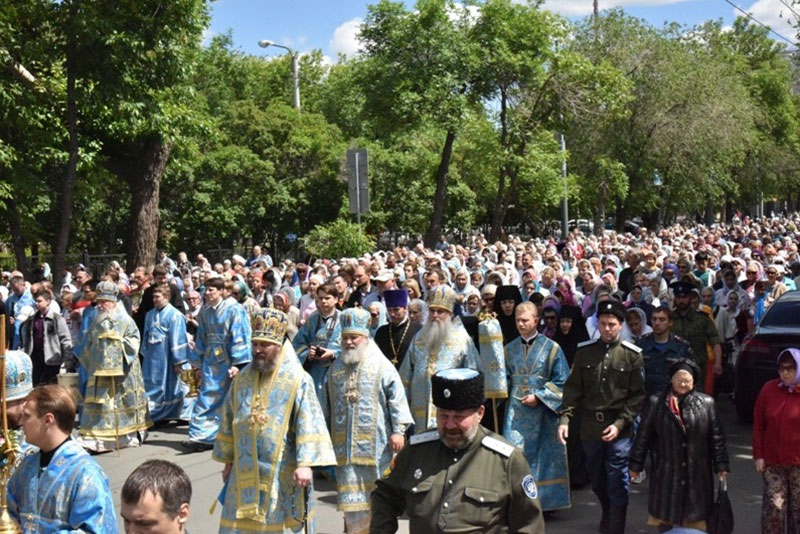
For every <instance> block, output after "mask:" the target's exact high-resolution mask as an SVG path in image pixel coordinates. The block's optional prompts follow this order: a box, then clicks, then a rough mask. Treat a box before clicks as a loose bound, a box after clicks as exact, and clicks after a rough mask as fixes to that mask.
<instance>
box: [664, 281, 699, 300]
mask: <svg viewBox="0 0 800 534" xmlns="http://www.w3.org/2000/svg"><path fill="white" fill-rule="evenodd" d="M669 287H670V289H672V294H673V295H675V296H676V297H685V296H687V295H691V294H692V290H693V289H696V288H695V287H694V286H693V285H692V284H690V283H689V282H675V283H673V284H672V285H671V286H669Z"/></svg>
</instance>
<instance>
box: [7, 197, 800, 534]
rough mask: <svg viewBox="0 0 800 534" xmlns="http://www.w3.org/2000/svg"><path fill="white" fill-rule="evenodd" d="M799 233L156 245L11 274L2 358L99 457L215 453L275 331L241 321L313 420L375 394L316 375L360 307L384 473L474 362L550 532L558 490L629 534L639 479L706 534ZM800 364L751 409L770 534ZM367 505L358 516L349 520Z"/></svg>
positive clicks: (330, 421)
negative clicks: (744, 367) (286, 252)
mask: <svg viewBox="0 0 800 534" xmlns="http://www.w3.org/2000/svg"><path fill="white" fill-rule="evenodd" d="M798 236H800V214H796V213H795V214H784V215H777V216H772V217H765V218H760V219H751V218H748V217H743V218H739V217H736V218H734V220H733V222H731V223H728V224H716V225H712V226H703V225H699V224H692V223H683V224H675V225H673V226H669V227H665V228H663V229H660V230H658V231H651V230H647V229H645V228H640V229H638V230H637V231H636V232H635V233H617V232H614V231H605V233H604V235H602V236H594V235H586V234H583V233H581V232H580V231H579V230H575V231H573V232H571V233H570V234H569V236H568V238H567V239H566V240H560V239H558V238H522V237H518V236H512V235H507V236H503V237H502V238H501V239H500V240H499V241H497V242H488V241H487V240H486V239H485V238H484V237H483V236H482V235H481V234H475V235H473V236H471V237H469V238H468V239H467V240H466V242H460V243H450V242H448V236H446V235H442V236H441V237H440V239H439V240H438V242H437V243H436V244H435V246H433V247H431V248H426V247H425V246H424V245H423V244H422V243H421V242H410V243H407V244H397V245H392V246H391V247H387V248H386V249H385V250H377V251H374V252H372V253H370V254H365V255H363V256H361V257H357V258H306V261H304V262H302V263H300V262H294V261H290V260H288V259H285V260H283V259H281V258H278V257H276V258H274V260H273V258H272V257H271V256H270V255H269V253H268V251H267V250H265V249H262V248H261V247H259V246H253V247H252V248H251V249H249V250H247V251H246V252H245V253H243V255H233V256H232V257H231V258H229V259H226V260H224V261H222V262H221V263H215V264H212V263H211V262H209V261H208V260H207V259H206V258H205V257H204V255H203V254H196V255H193V256H191V258H192V259H190V257H189V256H187V254H186V253H185V252H176V253H171V252H168V251H159V253H158V259H157V263H156V265H151V266H121V265H120V264H118V263H116V262H112V263H111V265H109V266H107V268H105V269H104V270H103V271H102V272H90V270H88V269H87V268H85V267H84V266H82V265H77V266H74V267H73V268H72V269H71V271H70V272H69V273H67V276H66V280H65V283H64V284H63V285H62V286H61V287H53V284H52V282H51V280H52V273H50V272H49V267H48V266H47V265H46V264H44V265H42V266H40V267H39V268H37V269H36V270H35V271H34V273H33V275H32V276H23V274H22V273H21V272H16V271H15V272H4V273H2V275H3V284H2V285H1V286H0V296H2V300H3V303H4V307H5V314H6V317H7V322H8V324H7V337H8V340H7V346H8V348H9V349H10V351H11V352H9V354H16V351H20V352H24V353H25V354H27V355H28V356H29V358H30V363H29V364H28V365H30V373H31V375H32V382H33V386H39V385H43V384H48V383H54V382H58V383H61V384H64V385H68V386H70V387H72V388H73V389H76V390H77V391H78V392H79V393H78V394H77V398H78V399H79V400H80V402H79V414H78V424H77V431H76V432H75V433H74V441H75V442H76V443H77V444H78V445H80V446H81V447H82V448H84V449H85V450H87V451H90V452H91V453H92V454H101V453H104V452H107V451H113V450H117V449H121V448H125V447H136V446H144V447H146V446H147V435H148V429H152V427H153V426H156V427H158V426H161V425H167V424H170V425H173V424H175V423H176V422H178V423H179V424H180V425H182V426H181V427H183V425H185V429H186V436H185V441H183V442H182V446H183V447H184V448H185V451H186V452H187V453H202V452H203V451H208V450H212V449H213V450H214V454H215V456H216V455H218V454H221V453H220V452H219V451H220V450H224V449H225V447H224V443H223V446H221V445H219V444H217V446H216V448H215V443H217V442H218V439H217V438H218V436H219V439H229V437H225V436H228V431H226V430H225V429H222V430H221V429H220V425H223V426H224V425H225V424H226V423H225V416H224V414H223V412H224V411H225V409H226V408H225V406H226V404H225V403H226V395H228V396H230V394H231V393H229V392H231V391H232V389H233V388H234V386H232V384H233V383H236V380H237V379H236V377H237V375H238V374H240V373H242V374H243V375H244V374H246V371H245V369H246V368H247V365H248V363H249V362H251V360H254V353H255V351H256V350H257V349H256V348H255V347H257V340H256V338H257V337H258V336H257V335H255V334H254V332H256V330H258V329H259V328H261V330H259V331H263V329H264V328H266V327H264V324H261V327H256V326H255V322H254V321H256V320H258V319H259V318H261V319H263V318H264V317H265V316H264V313H265V310H278V311H280V312H282V315H280V317H285V318H286V325H285V336H286V337H285V339H287V340H288V343H289V344H290V345H291V348H292V349H293V353H292V354H296V359H297V361H298V362H299V363H300V364H302V366H303V369H304V370H305V372H306V373H308V375H309V377H310V380H311V382H312V383H313V389H312V391H313V393H314V394H315V396H316V397H318V398H319V399H318V400H319V401H320V404H319V406H320V407H322V408H323V411H325V410H328V411H331V410H332V408H331V407H332V406H334V405H335V404H336V403H335V400H336V399H332V398H329V396H331V395H334V396H335V395H337V394H338V393H337V392H338V390H339V389H342V392H341V394H342V395H344V396H345V397H344V398H346V399H350V400H352V399H356V398H359V399H361V398H362V397H359V394H364V392H363V391H360V390H359V388H367V389H368V388H370V387H372V386H371V385H370V384H369V383H367V382H366V381H363V380H362V381H358V380H355V381H352V382H347V380H343V382H342V384H333V385H329V380H328V379H329V378H330V373H334V372H340V371H338V370H337V369H338V368H337V364H336V362H337V361H338V360H339V359H340V358H344V356H343V355H344V354H349V353H348V350H349V348H348V347H346V346H345V341H346V340H347V339H349V338H348V337H347V332H356V331H357V329H356V330H354V329H353V328H354V327H352V325H351V326H350V327H348V324H350V323H349V322H348V321H350V322H352V321H353V320H354V319H353V317H351V316H350V315H347V314H345V310H348V309H354V308H355V309H361V310H364V311H366V312H368V313H369V315H368V317H367V315H366V314H364V318H365V319H364V320H365V321H366V324H365V325H364V328H365V332H368V339H369V340H370V343H373V342H374V344H375V345H377V347H379V348H380V353H382V355H383V356H385V358H386V360H387V361H388V362H390V365H389V367H393V370H391V373H395V371H396V374H391V373H390V374H391V377H395V376H396V377H398V379H399V382H398V383H399V384H402V388H401V389H402V390H403V392H404V395H400V396H399V397H398V396H394V397H392V398H391V399H389V400H387V399H386V398H383V397H380V399H379V400H374V402H381V403H392V402H401V403H402V405H403V406H401V407H399V408H398V407H397V406H393V407H392V408H391V409H390V410H388V411H387V413H389V412H391V414H392V416H391V417H393V418H394V417H400V416H397V414H398V413H401V414H407V416H406V417H405V419H407V421H405V420H404V421H405V422H404V423H402V424H399V426H398V424H397V421H395V428H394V430H395V432H394V433H395V434H396V433H397V432H396V431H397V429H398V428H402V429H403V430H404V431H403V434H404V438H405V439H401V440H400V441H399V443H398V442H397V440H396V438H395V436H394V435H392V439H390V436H389V435H390V434H393V432H392V431H391V429H390V428H388V429H387V428H383V427H382V426H381V425H382V424H383V423H381V424H379V425H378V427H379V431H376V433H377V434H379V436H377V437H372V438H370V439H375V440H377V445H375V446H373V447H372V451H373V455H377V457H382V458H383V457H385V456H386V455H385V454H384V453H385V451H390V453H389V454H388V458H389V459H390V460H391V457H392V455H393V454H395V453H397V451H399V450H400V449H401V448H402V447H403V446H404V442H405V443H406V445H405V446H406V447H408V442H409V441H410V440H413V436H415V435H418V434H420V433H423V432H425V431H427V430H430V429H431V428H435V427H436V416H435V411H433V410H434V409H432V408H431V406H432V405H431V385H430V377H431V375H432V374H433V372H434V371H437V370H441V369H445V368H447V367H471V368H473V369H475V370H477V371H480V372H481V373H482V374H483V376H484V379H485V397H486V405H485V406H486V411H485V416H484V417H483V421H482V424H483V426H484V427H486V428H487V429H488V430H490V431H492V432H495V433H496V435H497V436H498V438H499V439H504V440H507V442H508V443H510V444H511V445H513V446H514V447H518V448H519V449H521V450H522V452H524V455H525V458H526V460H527V462H528V464H529V467H530V472H531V474H532V475H533V479H534V480H535V481H536V486H537V487H538V489H537V490H536V498H537V499H538V501H539V503H540V505H541V509H542V510H543V511H544V518H545V521H546V520H547V519H548V518H549V517H552V516H553V514H556V515H558V514H563V513H565V512H563V511H561V512H560V511H559V510H564V509H567V508H570V507H571V506H572V500H571V493H570V492H571V489H573V490H574V489H575V488H581V487H584V486H587V485H591V488H592V490H593V491H594V493H595V494H596V496H597V500H598V503H599V505H600V507H601V509H602V517H601V520H600V524H599V527H598V528H599V530H598V531H599V532H604V533H617V532H625V529H626V509H627V505H628V494H629V492H630V484H643V486H642V487H648V488H649V489H648V491H649V500H648V510H647V512H648V519H647V525H649V526H650V527H648V528H652V530H653V531H654V532H655V531H658V532H706V531H708V529H709V528H711V526H712V525H711V522H710V519H711V514H712V511H713V510H714V506H715V492H717V491H719V488H721V487H723V485H724V484H725V483H726V482H727V475H728V472H729V470H730V467H729V466H730V462H729V453H728V450H727V447H726V439H725V432H724V429H723V427H722V425H721V423H720V420H719V416H718V414H717V411H718V410H717V407H716V405H715V402H719V401H720V398H725V397H726V396H727V397H728V398H729V397H730V396H731V395H733V393H734V392H733V391H732V389H731V388H730V387H729V382H730V376H727V375H728V374H729V373H730V372H731V371H730V369H731V368H732V365H733V364H735V362H736V359H737V357H738V355H739V354H740V351H741V349H742V345H743V342H744V341H745V338H746V336H748V334H750V333H752V332H753V330H754V328H755V326H756V325H757V324H758V323H759V321H760V320H761V318H762V317H763V316H764V315H765V313H767V311H768V310H769V308H770V306H772V305H773V303H774V302H775V301H776V300H777V299H779V298H780V297H781V296H782V295H783V294H784V293H786V292H789V291H794V290H796V289H798V287H800V256H798V245H797V242H798ZM0 311H2V310H0ZM443 312H445V313H444V314H443ZM359 313H361V312H359ZM359 317H360V316H359ZM442 317H444V318H445V319H446V324H444V325H443V324H441V323H442ZM355 320H356V322H357V320H358V317H356V319H355ZM348 328H350V329H349V330H348ZM343 331H344V332H345V334H344V336H343V333H342V332H343ZM281 332H282V330H281ZM456 334H458V335H456ZM459 336H461V337H459ZM267 337H268V336H267ZM351 337H352V336H351ZM461 339H468V340H470V341H471V344H469V345H470V346H468V347H466V346H461V345H460V344H459V343H460V342H459V340H461ZM343 340H344V341H343ZM798 348H799V349H800V347H798ZM455 353H459V354H456V356H453V354H455ZM420 361H422V362H423V364H421V365H420V364H419V362H420ZM348 363H349V362H348V361H347V360H345V361H344V364H348ZM798 364H800V350H798V349H794V348H790V349H787V350H785V351H783V352H781V353H780V355H779V356H778V358H777V361H775V362H774V369H775V378H774V380H771V381H769V382H767V383H766V384H765V385H764V387H763V389H762V390H761V393H760V394H759V395H758V398H757V401H756V403H755V406H754V424H753V449H752V455H753V462H754V467H753V469H755V470H757V471H758V472H759V473H762V474H763V504H762V521H761V524H762V532H765V533H778V532H780V533H783V532H785V531H788V532H800V431H799V430H798V429H799V428H800V389H799V388H798V384H800V370H799V369H798ZM20 365H21V364H20ZM376 369H377V367H376ZM381 372H383V371H381ZM337 376H339V375H337ZM342 376H349V375H346V374H345V375H342ZM381 376H383V375H381ZM387 376H389V375H387ZM391 377H390V378H391ZM243 379H244V378H243ZM381 380H384V379H381ZM385 380H390V379H388V378H387V379H385ZM345 382H346V383H345ZM339 386H341V388H340V387H339ZM275 387H278V386H277V385H276V386H275ZM345 389H346V390H347V391H345ZM266 395H267V396H268V395H269V393H267V394H266ZM363 398H367V396H366V395H365V396H364V397H363ZM256 399H259V400H258V402H261V400H263V399H261V398H260V397H258V398H257V397H254V399H253V400H252V402H253V404H254V405H255V403H256V402H257V400H256ZM375 399H378V397H375ZM398 399H399V401H398ZM315 402H316V401H315ZM343 402H344V401H343ZM358 402H361V401H358ZM253 409H255V408H253ZM315 413H316V412H315ZM332 413H334V417H331V414H329V413H325V414H324V420H322V421H318V422H317V423H316V424H321V425H323V428H324V425H327V429H328V432H329V433H330V435H331V437H332V438H333V445H334V450H335V451H336V452H337V458H336V460H337V465H338V466H339V467H337V469H336V470H334V469H333V468H327V469H326V468H321V467H320V468H316V467H315V469H314V473H315V475H314V476H316V477H319V476H322V477H328V478H334V479H335V478H336V477H337V476H338V477H347V476H349V475H347V472H345V471H341V466H342V465H344V464H345V463H347V461H345V460H342V458H340V457H338V452H339V448H337V441H336V440H337V439H338V438H337V437H336V434H337V432H339V433H341V432H344V433H345V434H347V435H348V436H349V438H345V439H350V438H352V439H356V438H355V436H350V435H349V434H348V432H350V431H349V430H347V429H346V428H345V429H344V430H341V429H340V430H336V429H335V428H334V427H335V426H336V425H337V417H338V416H335V414H336V409H333V412H332ZM252 417H253V416H252V415H251V418H252ZM287 417H288V416H287ZM320 417H323V415H322V414H320ZM387 417H389V416H387ZM400 419H403V418H402V417H400ZM387 420H388V419H387ZM262 422H263V421H262ZM12 423H13V421H12ZM12 426H13V424H12ZM181 427H179V428H181ZM276 428H283V431H284V432H285V431H286V430H285V428H286V427H285V425H284V426H283V427H281V426H280V425H278V426H277V427H276ZM228 430H230V429H228ZM233 432H234V434H235V428H234V430H233ZM493 435H495V434H493ZM500 436H502V438H500ZM297 441H298V443H299V442H300V441H301V440H300V439H299V438H298V439H297ZM504 442H505V441H504ZM298 446H299V445H298ZM375 447H377V452H376V448H375ZM254 450H255V449H254ZM381 451H384V452H381ZM231 454H232V453H231ZM382 455H383V456H382ZM348 458H349V457H348ZM215 459H219V458H215ZM382 461H383V460H380V461H379V463H380V462H382ZM227 462H228V463H230V462H231V460H227ZM373 463H374V462H373ZM237 465H238V464H237ZM390 469H391V464H390V465H387V466H386V470H382V471H381V472H377V471H376V472H375V474H374V477H373V478H378V477H381V476H385V475H386V473H387V472H388V471H389V470H390ZM373 471H374V470H373ZM235 472H238V471H235ZM276 480H277V479H276ZM262 482H263V481H262ZM344 482H347V481H344ZM368 482H369V483H363V481H361V482H358V484H361V486H359V487H360V491H361V493H363V495H361V496H359V495H358V494H357V492H356V494H354V496H352V498H351V497H347V498H346V499H345V498H341V499H340V502H339V505H340V508H339V509H340V510H342V511H343V512H344V513H345V518H346V520H345V528H346V529H348V530H347V531H348V532H360V531H364V532H366V531H368V528H369V506H370V504H369V502H370V501H369V492H370V489H371V488H372V487H374V482H375V480H371V481H368ZM345 487H351V486H345V485H341V486H340V488H345ZM415 489H416V488H415ZM229 491H232V490H229ZM342 491H345V490H343V489H340V493H341V492H342ZM527 491H528V490H527V489H526V493H527ZM759 491H761V489H759ZM242 495H243V494H242ZM240 498H241V496H240ZM348 499H349V500H348ZM481 500H483V499H481ZM359 503H361V504H359ZM226 506H227V505H226ZM444 506H445V507H446V506H447V504H445V505H444ZM365 511H366V514H367V515H366V519H365V517H364V516H363V515H362V516H355V515H350V516H348V515H347V514H348V513H350V514H352V513H355V512H360V513H361V512H365ZM270 513H272V512H270ZM224 514H225V512H223V515H224ZM232 521H233V520H232ZM231 525H233V523H231ZM229 526H230V525H229ZM642 526H644V525H637V527H642ZM628 527H630V525H628ZM225 528H226V527H225V525H224V522H223V525H222V527H221V529H222V531H230V532H238V530H236V528H234V527H230V530H225ZM786 529H788V530H786ZM253 531H255V530H253Z"/></svg>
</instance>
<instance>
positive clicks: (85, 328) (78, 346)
mask: <svg viewBox="0 0 800 534" xmlns="http://www.w3.org/2000/svg"><path fill="white" fill-rule="evenodd" d="M98 313H99V311H98V310H97V306H87V307H85V308H84V309H83V313H82V314H81V328H80V330H78V335H77V336H76V338H75V346H74V347H72V354H74V355H75V358H76V359H77V360H78V361H80V358H81V356H83V353H84V351H85V350H86V344H87V342H88V341H89V335H88V334H89V328H90V327H91V326H92V323H94V320H95V318H96V317H97V314H98ZM78 380H79V382H78V389H80V392H81V397H82V398H83V397H86V384H87V382H88V381H89V376H88V375H87V374H86V369H84V368H83V366H82V365H79V366H78Z"/></svg>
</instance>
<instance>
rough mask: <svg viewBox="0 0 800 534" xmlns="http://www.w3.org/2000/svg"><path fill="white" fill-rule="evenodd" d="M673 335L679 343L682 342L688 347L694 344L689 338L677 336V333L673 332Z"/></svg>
mask: <svg viewBox="0 0 800 534" xmlns="http://www.w3.org/2000/svg"><path fill="white" fill-rule="evenodd" d="M672 337H674V338H675V341H677V342H678V343H682V344H684V345H686V346H687V347H691V346H692V344H691V343H689V342H688V341H687V340H685V339H683V338H682V337H681V336H676V335H675V334H672Z"/></svg>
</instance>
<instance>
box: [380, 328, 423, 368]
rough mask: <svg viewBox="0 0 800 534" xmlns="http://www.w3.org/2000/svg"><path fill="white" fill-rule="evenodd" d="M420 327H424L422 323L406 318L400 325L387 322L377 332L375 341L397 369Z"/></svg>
mask: <svg viewBox="0 0 800 534" xmlns="http://www.w3.org/2000/svg"><path fill="white" fill-rule="evenodd" d="M420 328H422V325H421V324H419V323H417V322H411V321H409V320H408V319H406V322H404V323H403V324H401V325H400V326H395V325H393V324H392V323H387V324H385V325H383V326H382V327H380V328H378V331H377V332H375V343H377V345H378V347H380V349H381V351H382V352H383V354H384V356H386V357H387V358H388V359H389V360H390V361H391V362H392V363H393V364H394V366H395V368H396V369H400V364H401V363H403V358H404V357H405V355H406V352H408V347H409V346H411V340H412V339H414V336H415V335H417V332H419V329H420Z"/></svg>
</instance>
